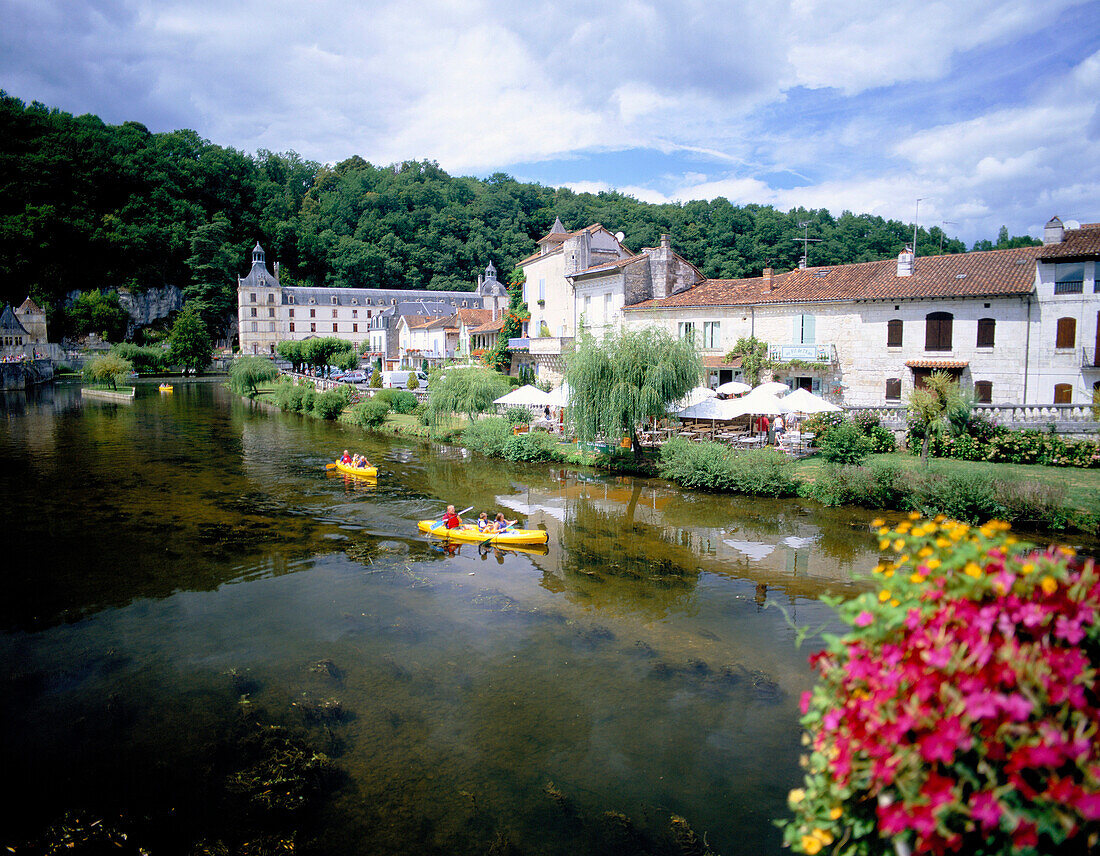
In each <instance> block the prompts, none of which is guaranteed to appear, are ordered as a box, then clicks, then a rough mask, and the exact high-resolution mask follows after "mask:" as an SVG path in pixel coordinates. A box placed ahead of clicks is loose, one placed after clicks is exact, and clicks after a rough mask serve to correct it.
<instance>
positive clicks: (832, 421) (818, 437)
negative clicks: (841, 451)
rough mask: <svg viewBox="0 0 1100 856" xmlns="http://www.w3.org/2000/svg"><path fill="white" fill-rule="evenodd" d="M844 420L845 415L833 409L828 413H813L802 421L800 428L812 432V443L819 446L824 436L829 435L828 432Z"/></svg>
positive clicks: (845, 419) (845, 418)
mask: <svg viewBox="0 0 1100 856" xmlns="http://www.w3.org/2000/svg"><path fill="white" fill-rule="evenodd" d="M846 421H847V417H846V416H845V415H844V414H843V413H839V412H837V411H835V410H833V411H830V412H828V413H814V414H811V415H810V416H807V417H806V418H805V419H804V420H803V421H802V430H803V431H808V432H810V433H811V434H813V435H814V439H813V445H814V446H815V447H820V446H821V444H822V443H823V442H825V438H826V437H828V436H829V432H830V431H832V430H833V429H834V428H836V427H837V426H838V425H843V424H844V423H845V422H846Z"/></svg>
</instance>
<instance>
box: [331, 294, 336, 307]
mask: <svg viewBox="0 0 1100 856" xmlns="http://www.w3.org/2000/svg"><path fill="white" fill-rule="evenodd" d="M332 305H333V306H335V305H336V295H335V294H334V295H332Z"/></svg>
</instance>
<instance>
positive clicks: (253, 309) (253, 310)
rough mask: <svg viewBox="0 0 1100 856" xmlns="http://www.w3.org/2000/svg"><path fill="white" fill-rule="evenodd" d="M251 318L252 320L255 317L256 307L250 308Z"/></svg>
mask: <svg viewBox="0 0 1100 856" xmlns="http://www.w3.org/2000/svg"><path fill="white" fill-rule="evenodd" d="M252 317H253V318H255V317H256V307H255V306H253V307H252Z"/></svg>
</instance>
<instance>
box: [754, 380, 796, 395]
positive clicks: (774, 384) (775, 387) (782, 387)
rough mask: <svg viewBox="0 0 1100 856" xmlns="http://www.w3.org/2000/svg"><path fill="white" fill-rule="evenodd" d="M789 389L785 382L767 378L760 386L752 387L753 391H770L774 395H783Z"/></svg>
mask: <svg viewBox="0 0 1100 856" xmlns="http://www.w3.org/2000/svg"><path fill="white" fill-rule="evenodd" d="M789 389H790V387H789V386H787V384H785V383H780V382H779V381H777V380H769V381H768V382H767V383H762V384H760V386H757V387H754V388H753V392H771V393H774V394H775V395H785V394H786V393H787V391H788V390H789Z"/></svg>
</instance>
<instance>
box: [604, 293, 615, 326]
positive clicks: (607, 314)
mask: <svg viewBox="0 0 1100 856" xmlns="http://www.w3.org/2000/svg"><path fill="white" fill-rule="evenodd" d="M613 312H614V309H613V308H612V305H611V295H610V294H605V295H604V296H603V320H604V321H605V322H606V323H608V324H610V323H611V314H612V313H613Z"/></svg>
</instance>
